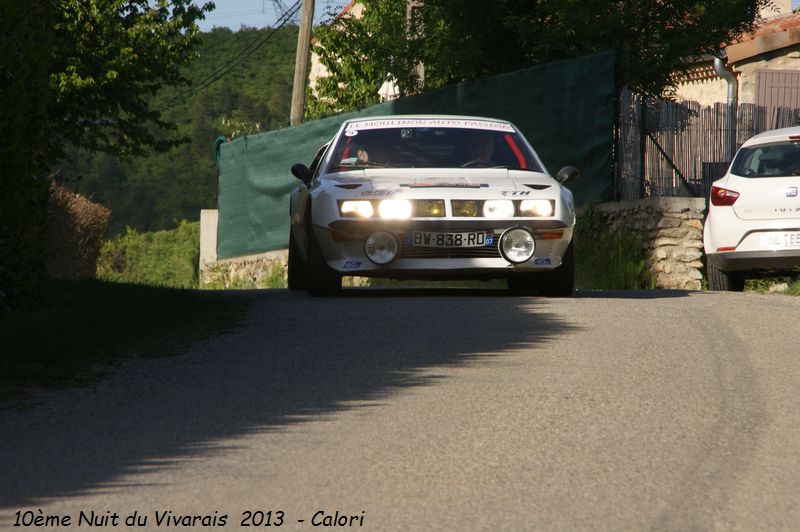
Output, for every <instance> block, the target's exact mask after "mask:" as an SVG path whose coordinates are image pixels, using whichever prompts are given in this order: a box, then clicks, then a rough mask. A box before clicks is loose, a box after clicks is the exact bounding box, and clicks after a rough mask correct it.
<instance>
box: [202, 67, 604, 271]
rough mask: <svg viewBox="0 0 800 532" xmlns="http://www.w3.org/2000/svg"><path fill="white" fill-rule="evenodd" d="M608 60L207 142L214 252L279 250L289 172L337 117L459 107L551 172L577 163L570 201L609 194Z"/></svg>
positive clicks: (537, 70)
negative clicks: (518, 135) (512, 138)
mask: <svg viewBox="0 0 800 532" xmlns="http://www.w3.org/2000/svg"><path fill="white" fill-rule="evenodd" d="M615 57H616V56H615V53H614V52H604V53H602V54H597V55H591V56H584V57H579V58H576V59H569V60H565V61H557V62H554V63H548V64H545V65H538V66H534V67H530V68H527V69H523V70H517V71H514V72H509V73H505V74H501V75H498V76H494V77H491V78H487V79H483V80H480V81H474V82H465V83H459V84H458V85H453V86H450V87H445V88H442V89H439V90H436V91H432V92H429V93H425V94H421V95H419V96H413V97H407V98H400V99H398V100H394V101H392V102H387V103H382V104H379V105H375V106H373V107H369V108H367V109H364V110H362V111H359V112H354V113H346V114H342V115H337V116H334V117H330V118H325V119H323V120H316V121H313V122H307V123H305V124H302V125H299V126H296V127H291V128H286V129H279V130H275V131H269V132H267V133H261V134H259V135H252V136H247V137H241V138H238V139H236V140H234V141H232V142H227V143H223V144H219V145H217V146H216V152H215V159H216V160H217V164H218V165H219V171H220V176H219V197H218V208H219V225H218V229H217V257H218V258H220V259H225V258H231V257H239V256H243V255H251V254H255V253H262V252H265V251H271V250H274V249H281V248H285V247H287V245H288V242H289V193H290V192H291V190H292V189H294V188H295V187H296V186H297V184H298V183H299V182H298V181H297V179H296V178H294V177H293V176H292V175H291V173H290V171H289V169H290V168H291V166H292V165H293V164H294V163H298V162H302V163H305V164H309V163H310V162H311V159H312V158H313V157H314V154H315V153H316V152H317V150H318V149H319V147H320V146H322V145H323V144H324V143H326V142H327V141H329V140H330V139H331V137H333V135H334V134H335V133H336V131H337V130H338V129H339V126H340V125H341V123H342V122H343V121H344V120H346V119H348V118H352V117H358V116H377V115H384V114H385V115H397V114H460V115H476V116H485V117H493V118H501V119H505V120H509V121H511V122H512V123H514V124H515V125H516V126H517V127H519V128H520V129H521V130H522V131H523V133H524V134H525V136H526V137H527V138H528V140H529V141H530V142H531V144H532V145H533V147H534V149H536V151H537V152H538V153H539V156H540V157H541V158H542V160H543V161H544V163H545V165H546V167H547V169H548V170H549V171H550V173H551V174H553V175H555V173H556V172H557V171H558V170H559V169H560V168H561V167H563V166H566V165H573V166H576V167H578V169H579V170H580V172H581V178H580V179H579V180H578V181H576V182H574V183H572V184H571V185H570V188H571V189H572V190H573V192H574V194H575V201H576V204H578V205H582V204H585V203H586V202H588V201H592V200H605V199H611V197H612V193H613V171H612V162H611V161H612V155H611V154H612V148H613V144H614V100H615V94H616V87H615V82H614V62H615Z"/></svg>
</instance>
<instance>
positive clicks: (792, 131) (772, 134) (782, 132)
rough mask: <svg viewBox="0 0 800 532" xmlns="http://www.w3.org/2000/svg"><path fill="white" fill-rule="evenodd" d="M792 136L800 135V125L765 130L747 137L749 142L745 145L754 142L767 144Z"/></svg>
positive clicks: (745, 144)
mask: <svg viewBox="0 0 800 532" xmlns="http://www.w3.org/2000/svg"><path fill="white" fill-rule="evenodd" d="M790 136H791V137H794V136H798V137H800V127H798V126H794V127H784V128H781V129H772V130H770V131H765V132H763V133H759V134H758V135H755V136H753V137H750V138H749V139H747V142H745V143H744V144H743V146H751V145H754V144H766V143H768V142H777V141H781V140H788V139H789V137H790Z"/></svg>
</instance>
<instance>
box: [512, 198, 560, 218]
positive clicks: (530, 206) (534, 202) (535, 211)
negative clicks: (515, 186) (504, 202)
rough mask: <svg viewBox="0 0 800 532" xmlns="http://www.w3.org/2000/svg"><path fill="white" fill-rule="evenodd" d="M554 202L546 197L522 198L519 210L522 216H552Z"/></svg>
mask: <svg viewBox="0 0 800 532" xmlns="http://www.w3.org/2000/svg"><path fill="white" fill-rule="evenodd" d="M553 211H554V209H553V202H552V201H551V200H546V199H528V200H522V201H521V202H520V204H519V212H520V214H521V215H522V216H552V215H553Z"/></svg>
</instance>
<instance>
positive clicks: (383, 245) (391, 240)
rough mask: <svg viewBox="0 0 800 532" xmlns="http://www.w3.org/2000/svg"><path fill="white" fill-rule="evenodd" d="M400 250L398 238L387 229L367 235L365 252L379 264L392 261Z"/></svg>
mask: <svg viewBox="0 0 800 532" xmlns="http://www.w3.org/2000/svg"><path fill="white" fill-rule="evenodd" d="M399 250H400V244H399V243H398V242H397V238H395V236H394V235H393V234H391V233H387V232H386V231H378V232H377V233H372V234H371V235H369V236H368V237H367V241H366V242H364V253H366V255H367V258H368V259H369V260H371V261H372V262H374V263H375V264H378V265H384V264H389V263H390V262H392V261H393V260H394V259H395V258H397V252H398V251H399Z"/></svg>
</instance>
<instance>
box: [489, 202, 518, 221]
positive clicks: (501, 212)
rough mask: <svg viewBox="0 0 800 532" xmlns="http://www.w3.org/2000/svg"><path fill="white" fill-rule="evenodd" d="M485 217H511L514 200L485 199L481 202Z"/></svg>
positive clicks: (512, 215)
mask: <svg viewBox="0 0 800 532" xmlns="http://www.w3.org/2000/svg"><path fill="white" fill-rule="evenodd" d="M483 215H484V216H485V217H486V218H513V217H514V202H513V201H511V200H486V201H484V202H483Z"/></svg>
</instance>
